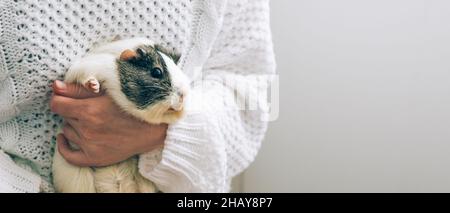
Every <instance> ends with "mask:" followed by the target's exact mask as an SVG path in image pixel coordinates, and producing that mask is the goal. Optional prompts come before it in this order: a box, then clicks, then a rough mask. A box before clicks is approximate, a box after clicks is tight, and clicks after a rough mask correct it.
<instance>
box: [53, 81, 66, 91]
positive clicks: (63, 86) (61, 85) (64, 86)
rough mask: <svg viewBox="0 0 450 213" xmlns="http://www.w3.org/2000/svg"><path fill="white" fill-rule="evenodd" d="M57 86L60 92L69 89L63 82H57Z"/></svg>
mask: <svg viewBox="0 0 450 213" xmlns="http://www.w3.org/2000/svg"><path fill="white" fill-rule="evenodd" d="M55 84H56V88H58V89H60V90H65V89H66V88H67V86H66V84H65V83H64V82H62V81H59V80H56V81H55Z"/></svg>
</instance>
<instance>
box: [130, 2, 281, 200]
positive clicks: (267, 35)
mask: <svg viewBox="0 0 450 213" xmlns="http://www.w3.org/2000/svg"><path fill="white" fill-rule="evenodd" d="M230 2H232V3H229V5H227V9H226V13H225V15H224V18H223V24H222V28H221V32H220V33H219V34H218V36H217V38H216V40H215V42H214V45H213V47H212V50H211V53H210V56H209V58H208V60H207V61H206V63H205V65H204V66H203V69H202V77H201V78H196V79H195V80H194V82H193V85H194V86H193V88H192V90H191V92H190V94H189V95H188V98H187V100H186V105H187V108H186V116H185V117H184V118H183V119H181V120H180V121H179V122H177V123H176V124H173V125H170V126H169V129H168V131H167V137H166V141H165V145H164V148H163V150H162V153H160V154H158V153H157V152H152V153H146V154H142V155H141V156H140V161H139V169H140V172H141V174H142V175H143V176H144V177H146V178H148V179H150V180H152V181H153V182H154V183H155V184H156V185H157V186H158V188H159V189H160V190H161V191H163V192H228V191H229V189H230V182H231V179H232V178H233V177H234V176H235V175H237V174H238V173H240V172H242V171H243V170H244V169H245V168H247V167H248V165H249V164H250V163H251V162H252V161H253V160H254V158H255V156H256V154H257V152H258V150H259V148H260V145H261V142H262V140H263V138H264V134H265V131H266V128H267V121H266V119H265V118H267V116H268V110H267V107H266V106H267V101H264V99H260V97H261V94H266V93H265V88H264V87H261V82H262V81H263V82H264V81H265V79H267V77H268V76H270V75H272V74H274V72H275V61H274V54H273V47H272V38H271V32H270V21H269V20H270V19H269V4H268V1H267V0H258V1H230ZM263 84H264V83H263ZM252 100H253V101H254V100H260V101H258V104H257V105H258V106H256V105H255V104H252ZM261 100H263V101H261Z"/></svg>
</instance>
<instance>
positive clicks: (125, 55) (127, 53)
mask: <svg viewBox="0 0 450 213" xmlns="http://www.w3.org/2000/svg"><path fill="white" fill-rule="evenodd" d="M136 57H137V53H136V51H134V50H124V51H123V52H122V54H120V60H122V61H129V60H131V59H135V58H136Z"/></svg>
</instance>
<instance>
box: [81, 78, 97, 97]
mask: <svg viewBox="0 0 450 213" xmlns="http://www.w3.org/2000/svg"><path fill="white" fill-rule="evenodd" d="M84 87H85V88H86V89H88V90H90V91H92V92H94V93H99V92H100V82H98V80H97V79H96V78H94V77H89V78H88V79H87V80H85V81H84Z"/></svg>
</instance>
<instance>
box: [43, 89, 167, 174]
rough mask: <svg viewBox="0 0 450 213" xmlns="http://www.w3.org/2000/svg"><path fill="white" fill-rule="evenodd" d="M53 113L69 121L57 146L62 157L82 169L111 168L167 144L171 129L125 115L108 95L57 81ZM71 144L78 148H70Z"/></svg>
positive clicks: (66, 121) (58, 139) (52, 106)
mask: <svg viewBox="0 0 450 213" xmlns="http://www.w3.org/2000/svg"><path fill="white" fill-rule="evenodd" d="M53 91H54V96H53V97H52V100H51V102H50V106H51V110H52V111H53V112H55V113H57V114H59V115H60V116H62V117H63V118H64V120H65V124H64V127H63V134H60V135H58V137H57V143H58V149H59V152H60V153H61V155H62V156H63V157H64V158H65V159H66V160H67V161H68V162H69V163H71V164H74V165H78V166H107V165H111V164H114V163H117V162H120V161H123V160H126V159H128V158H130V157H132V156H134V155H136V154H141V153H145V152H148V151H151V150H153V149H156V148H158V147H160V146H162V145H163V144H164V140H165V137H166V131H167V125H150V124H148V123H145V122H142V121H139V120H137V119H135V118H134V117H131V116H130V115H127V114H125V113H124V112H122V111H121V110H120V109H119V107H118V106H117V105H116V104H115V103H114V102H113V101H112V99H111V98H110V97H108V96H106V95H101V94H100V95H98V94H94V93H91V92H89V91H88V90H86V89H84V88H83V87H81V86H78V85H75V84H64V83H63V82H61V81H56V82H55V83H54V84H53ZM68 141H70V142H72V143H74V144H76V145H78V146H79V147H80V149H79V150H73V149H71V148H70V146H69V144H68Z"/></svg>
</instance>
